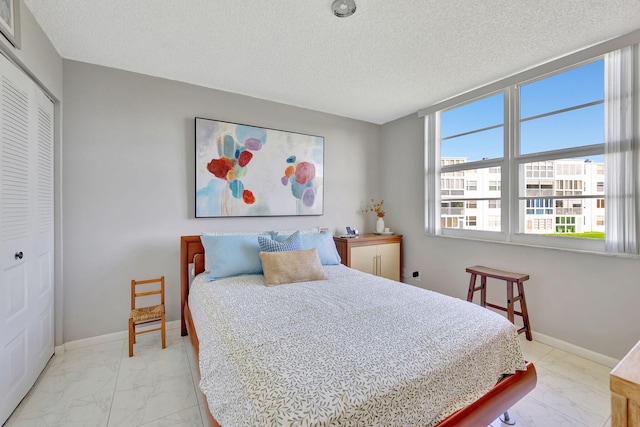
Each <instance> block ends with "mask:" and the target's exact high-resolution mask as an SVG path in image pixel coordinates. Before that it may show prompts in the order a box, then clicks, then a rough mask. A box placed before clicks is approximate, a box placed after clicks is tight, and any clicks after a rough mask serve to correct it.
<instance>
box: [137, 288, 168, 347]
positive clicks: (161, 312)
mask: <svg viewBox="0 0 640 427" xmlns="http://www.w3.org/2000/svg"><path fill="white" fill-rule="evenodd" d="M152 283H159V284H160V288H159V289H157V287H155V286H154V287H152V288H153V290H150V291H149V290H145V291H140V292H138V291H137V290H136V288H137V287H138V286H141V285H150V284H152ZM148 288H149V286H145V287H143V288H142V289H143V290H144V289H148ZM158 294H159V295H160V304H158V305H152V306H147V307H136V298H140V297H147V296H150V295H158ZM154 322H160V326H159V327H158V328H154V329H144V330H142V331H136V327H137V326H140V325H146V324H148V323H154ZM155 331H160V332H161V334H162V348H166V347H167V336H166V332H165V309H164V276H162V277H159V278H157V279H149V280H132V281H131V314H129V357H131V356H133V344H135V342H136V335H139V334H146V333H147V332H155Z"/></svg>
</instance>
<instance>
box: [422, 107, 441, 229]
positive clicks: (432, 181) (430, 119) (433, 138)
mask: <svg viewBox="0 0 640 427" xmlns="http://www.w3.org/2000/svg"><path fill="white" fill-rule="evenodd" d="M437 114H438V113H430V114H427V115H426V116H424V137H425V145H424V146H425V150H424V163H425V168H424V170H425V171H426V172H425V176H424V179H425V180H424V188H425V193H426V194H425V206H424V208H425V232H426V233H427V234H439V233H440V179H439V176H440V163H439V160H438V159H439V158H440V144H439V141H438V137H437V135H438V134H439V132H438V129H437V117H436V115H437Z"/></svg>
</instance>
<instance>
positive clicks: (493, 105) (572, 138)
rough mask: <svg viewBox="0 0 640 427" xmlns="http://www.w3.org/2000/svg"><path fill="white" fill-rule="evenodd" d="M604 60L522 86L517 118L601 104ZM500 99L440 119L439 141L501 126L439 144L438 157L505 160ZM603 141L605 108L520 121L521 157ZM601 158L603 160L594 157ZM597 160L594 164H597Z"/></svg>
mask: <svg viewBox="0 0 640 427" xmlns="http://www.w3.org/2000/svg"><path fill="white" fill-rule="evenodd" d="M603 99H604V60H602V59H601V60H598V61H595V62H592V63H589V64H586V65H583V66H581V67H578V68H575V69H572V70H569V71H566V72H564V73H561V74H557V75H554V76H551V77H547V78H544V79H541V80H537V81H534V82H531V83H528V84H526V85H522V87H521V90H520V118H521V119H527V118H529V117H533V116H537V115H540V114H545V113H550V112H553V111H557V110H562V109H564V108H570V107H574V106H577V105H581V104H587V103H591V102H598V101H603ZM503 104H504V96H503V94H502V93H499V94H495V95H493V96H490V97H487V98H484V99H481V100H479V101H475V102H472V103H470V104H466V105H463V106H461V107H457V108H453V109H451V110H448V111H445V112H443V113H442V115H441V120H442V121H441V134H442V138H446V137H449V136H452V135H458V134H461V133H464V132H469V131H473V130H477V129H482V128H486V127H491V126H496V125H500V126H499V127H497V128H495V129H490V130H486V131H482V132H478V133H473V134H470V135H466V136H461V137H456V138H452V139H450V140H445V141H442V146H441V156H442V157H466V158H467V159H468V160H469V161H472V160H481V159H483V158H500V157H503V134H504V127H503V126H501V125H502V124H503V123H504V118H503V111H504V106H503ZM603 141H604V105H603V104H602V103H599V104H597V105H593V106H589V107H585V108H580V109H578V110H573V111H568V112H564V113H559V114H556V115H552V116H547V117H542V118H537V119H533V120H530V121H523V122H522V123H521V128H520V144H521V153H520V154H529V153H536V152H540V151H548V150H553V149H559V148H569V147H578V146H582V145H591V144H599V143H602V142H603ZM597 157H598V158H601V156H597ZM598 158H595V159H596V161H598V160H601V159H598Z"/></svg>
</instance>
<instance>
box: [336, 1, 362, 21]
mask: <svg viewBox="0 0 640 427" xmlns="http://www.w3.org/2000/svg"><path fill="white" fill-rule="evenodd" d="M331 10H333V14H334V15H336V16H337V17H338V18H346V17H348V16H351V15H353V14H354V13H356V2H355V1H354V0H334V2H333V3H332V4H331Z"/></svg>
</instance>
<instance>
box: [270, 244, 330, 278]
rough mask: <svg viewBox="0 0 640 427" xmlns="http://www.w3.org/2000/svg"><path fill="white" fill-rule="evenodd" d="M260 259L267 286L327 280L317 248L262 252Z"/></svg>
mask: <svg viewBox="0 0 640 427" xmlns="http://www.w3.org/2000/svg"><path fill="white" fill-rule="evenodd" d="M260 259H261V260H262V270H263V271H264V280H265V285H267V286H274V285H282V284H284V283H295V282H308V281H312V280H324V279H326V278H327V275H326V274H325V273H324V270H323V269H322V264H320V258H319V257H318V250H317V249H316V248H313V249H307V250H304V251H288V252H260Z"/></svg>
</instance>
